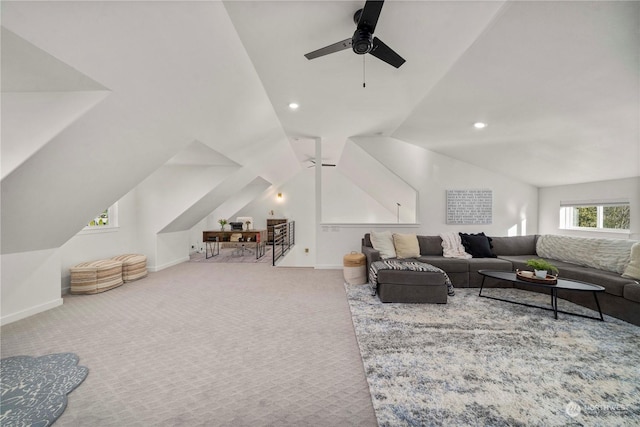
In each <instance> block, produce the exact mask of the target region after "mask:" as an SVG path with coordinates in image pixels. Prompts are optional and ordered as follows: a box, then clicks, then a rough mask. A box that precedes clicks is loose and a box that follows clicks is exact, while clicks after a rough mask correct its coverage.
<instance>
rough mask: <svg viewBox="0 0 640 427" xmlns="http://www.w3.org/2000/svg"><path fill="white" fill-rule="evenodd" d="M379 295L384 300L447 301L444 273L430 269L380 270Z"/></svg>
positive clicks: (440, 302)
mask: <svg viewBox="0 0 640 427" xmlns="http://www.w3.org/2000/svg"><path fill="white" fill-rule="evenodd" d="M378 297H379V298H380V301H382V302H403V303H432V304H446V303H447V284H446V283H445V278H444V275H443V274H442V273H433V272H430V271H399V270H380V271H378Z"/></svg>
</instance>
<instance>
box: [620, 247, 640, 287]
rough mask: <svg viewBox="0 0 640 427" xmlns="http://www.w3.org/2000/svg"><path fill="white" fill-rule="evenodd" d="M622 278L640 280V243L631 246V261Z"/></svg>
mask: <svg viewBox="0 0 640 427" xmlns="http://www.w3.org/2000/svg"><path fill="white" fill-rule="evenodd" d="M622 277H626V278H628V279H637V280H640V242H638V243H634V244H633V246H631V261H629V264H628V265H627V267H626V268H625V269H624V273H622Z"/></svg>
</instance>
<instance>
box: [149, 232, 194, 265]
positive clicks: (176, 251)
mask: <svg viewBox="0 0 640 427" xmlns="http://www.w3.org/2000/svg"><path fill="white" fill-rule="evenodd" d="M185 261H189V231H188V230H187V231H176V232H174V233H161V234H158V235H157V236H156V262H155V264H154V265H153V266H150V268H149V271H160V270H163V269H165V268H169V267H171V266H173V265H176V264H180V263H182V262H185Z"/></svg>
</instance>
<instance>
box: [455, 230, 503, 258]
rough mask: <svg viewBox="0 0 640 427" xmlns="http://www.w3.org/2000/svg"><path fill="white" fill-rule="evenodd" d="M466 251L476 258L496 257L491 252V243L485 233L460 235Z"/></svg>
mask: <svg viewBox="0 0 640 427" xmlns="http://www.w3.org/2000/svg"><path fill="white" fill-rule="evenodd" d="M460 238H461V239H462V244H463V245H464V250H465V252H467V253H468V254H471V256H473V257H474V258H495V257H496V256H495V255H494V254H493V252H491V243H490V240H489V238H488V237H487V236H485V234H484V233H478V234H467V233H460Z"/></svg>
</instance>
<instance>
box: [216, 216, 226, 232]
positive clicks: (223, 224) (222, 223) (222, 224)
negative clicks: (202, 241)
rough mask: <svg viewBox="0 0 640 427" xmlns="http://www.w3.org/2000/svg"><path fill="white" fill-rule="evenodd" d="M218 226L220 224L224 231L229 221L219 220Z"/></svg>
mask: <svg viewBox="0 0 640 427" xmlns="http://www.w3.org/2000/svg"><path fill="white" fill-rule="evenodd" d="M218 224H220V230H221V231H224V226H225V225H227V220H226V219H224V218H221V219H219V220H218Z"/></svg>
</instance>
